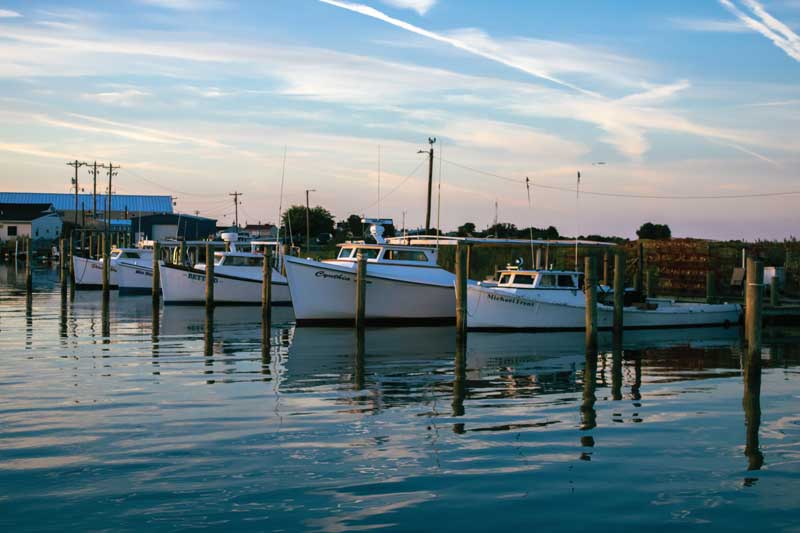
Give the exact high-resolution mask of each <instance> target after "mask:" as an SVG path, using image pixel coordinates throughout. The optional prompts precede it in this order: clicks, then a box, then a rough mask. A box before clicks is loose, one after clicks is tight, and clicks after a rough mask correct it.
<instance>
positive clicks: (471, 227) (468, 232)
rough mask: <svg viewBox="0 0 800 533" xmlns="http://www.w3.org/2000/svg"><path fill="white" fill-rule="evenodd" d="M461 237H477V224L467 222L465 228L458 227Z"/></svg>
mask: <svg viewBox="0 0 800 533" xmlns="http://www.w3.org/2000/svg"><path fill="white" fill-rule="evenodd" d="M457 235H458V236H459V237H472V236H473V235H475V224H474V223H472V222H465V223H464V225H463V226H459V227H458V233H457Z"/></svg>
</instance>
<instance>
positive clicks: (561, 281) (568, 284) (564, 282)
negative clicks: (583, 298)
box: [558, 274, 575, 289]
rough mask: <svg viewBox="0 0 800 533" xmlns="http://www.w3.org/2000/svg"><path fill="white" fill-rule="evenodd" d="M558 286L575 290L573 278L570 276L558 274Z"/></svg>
mask: <svg viewBox="0 0 800 533" xmlns="http://www.w3.org/2000/svg"><path fill="white" fill-rule="evenodd" d="M558 286H559V287H563V288H566V289H574V288H575V278H573V277H572V275H571V274H560V275H559V276H558Z"/></svg>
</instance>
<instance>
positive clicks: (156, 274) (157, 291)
mask: <svg viewBox="0 0 800 533" xmlns="http://www.w3.org/2000/svg"><path fill="white" fill-rule="evenodd" d="M160 255H161V250H160V247H159V244H158V243H157V242H154V243H153V280H152V281H153V287H152V291H153V309H156V308H158V303H159V301H160V298H159V297H160V295H161V269H160V268H159V264H158V258H159V256H160Z"/></svg>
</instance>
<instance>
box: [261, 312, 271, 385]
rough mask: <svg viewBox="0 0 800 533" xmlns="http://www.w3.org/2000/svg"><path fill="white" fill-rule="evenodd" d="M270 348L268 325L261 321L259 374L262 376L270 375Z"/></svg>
mask: <svg viewBox="0 0 800 533" xmlns="http://www.w3.org/2000/svg"><path fill="white" fill-rule="evenodd" d="M271 349H272V346H271V339H270V327H269V325H268V324H267V323H266V322H264V321H263V320H262V321H261V373H262V374H263V375H264V376H269V375H270V374H271V371H270V365H271V364H272V351H271Z"/></svg>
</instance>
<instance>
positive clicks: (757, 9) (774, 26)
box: [719, 0, 800, 61]
mask: <svg viewBox="0 0 800 533" xmlns="http://www.w3.org/2000/svg"><path fill="white" fill-rule="evenodd" d="M719 3H720V4H722V5H723V7H725V8H726V9H727V10H728V11H730V12H731V13H733V14H734V15H735V16H736V17H737V18H738V19H739V20H740V21H742V22H743V23H745V24H746V25H747V26H748V27H749V28H751V29H753V30H755V31H757V32H758V33H760V34H761V35H763V36H764V37H766V38H767V39H769V40H770V41H772V43H773V44H774V45H775V46H777V47H778V48H780V49H781V50H783V51H784V52H786V55H788V56H789V57H791V58H792V59H794V60H795V61H800V37H799V36H798V35H797V34H796V33H794V32H793V31H792V30H791V28H789V26H787V25H786V24H784V23H783V22H781V21H780V20H778V19H776V18H775V17H773V16H772V15H770V14H769V13H767V11H766V10H765V9H764V6H763V5H761V4H760V3H759V2H757V1H756V0H741V3H742V4H743V6H741V7H740V6H738V5H736V4H734V3H733V1H732V0H719ZM744 6H746V7H747V8H749V9H750V11H752V13H753V15H755V17H756V18H754V17H752V16H750V15H748V14H747V13H745V12H744V11H743V8H744Z"/></svg>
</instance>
